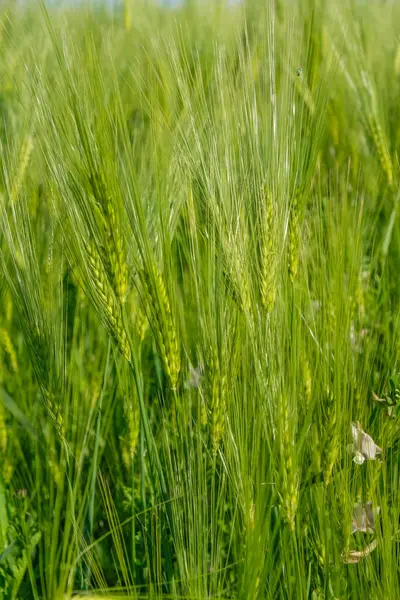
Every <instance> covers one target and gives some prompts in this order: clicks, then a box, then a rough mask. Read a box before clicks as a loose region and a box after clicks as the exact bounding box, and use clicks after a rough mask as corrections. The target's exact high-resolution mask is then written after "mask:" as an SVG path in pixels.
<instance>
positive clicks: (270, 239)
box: [260, 189, 277, 313]
mask: <svg viewBox="0 0 400 600" xmlns="http://www.w3.org/2000/svg"><path fill="white" fill-rule="evenodd" d="M263 194H264V198H265V219H264V223H263V228H262V234H261V236H262V237H261V257H260V258H261V281H260V292H261V303H262V306H263V308H264V310H265V311H266V312H268V313H269V312H271V311H272V309H273V307H274V304H275V298H276V275H277V272H276V271H277V262H276V240H275V232H274V227H275V224H274V219H275V211H274V204H273V201H272V197H271V194H270V193H269V192H268V191H267V190H265V189H264V190H263Z"/></svg>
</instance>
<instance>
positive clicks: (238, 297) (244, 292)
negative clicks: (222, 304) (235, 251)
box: [223, 269, 250, 312]
mask: <svg viewBox="0 0 400 600" xmlns="http://www.w3.org/2000/svg"><path fill="white" fill-rule="evenodd" d="M223 278H224V282H225V285H226V289H227V290H228V292H229V294H230V295H231V297H232V299H233V300H234V302H236V304H237V305H238V307H239V309H240V310H241V311H242V312H246V311H248V310H249V308H250V293H249V288H248V282H247V280H246V278H245V277H240V278H239V277H238V276H237V274H236V273H235V271H234V270H233V269H230V270H228V269H225V270H224V271H223Z"/></svg>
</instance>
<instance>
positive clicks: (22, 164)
mask: <svg viewBox="0 0 400 600" xmlns="http://www.w3.org/2000/svg"><path fill="white" fill-rule="evenodd" d="M32 150H33V139H32V137H31V136H30V135H28V136H27V137H26V138H25V140H24V143H23V145H22V148H21V154H20V160H19V168H18V171H17V173H16V176H15V180H14V184H13V187H12V190H11V199H12V201H13V202H15V200H16V199H17V198H18V196H19V194H20V192H21V188H22V184H23V183H24V177H25V173H26V170H27V168H28V165H29V161H30V159H31V154H32Z"/></svg>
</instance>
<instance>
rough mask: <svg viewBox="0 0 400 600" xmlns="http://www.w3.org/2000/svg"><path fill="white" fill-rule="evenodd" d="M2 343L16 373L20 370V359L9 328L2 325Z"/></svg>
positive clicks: (0, 331)
mask: <svg viewBox="0 0 400 600" xmlns="http://www.w3.org/2000/svg"><path fill="white" fill-rule="evenodd" d="M0 345H1V346H2V348H3V350H4V352H5V354H6V356H7V357H8V360H9V363H10V366H11V369H12V370H13V371H14V373H17V372H18V361H17V354H16V352H15V349H14V345H13V343H12V341H11V338H10V335H9V333H8V331H7V329H4V328H3V327H0Z"/></svg>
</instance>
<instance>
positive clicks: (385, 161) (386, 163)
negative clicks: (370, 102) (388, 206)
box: [368, 114, 393, 186]
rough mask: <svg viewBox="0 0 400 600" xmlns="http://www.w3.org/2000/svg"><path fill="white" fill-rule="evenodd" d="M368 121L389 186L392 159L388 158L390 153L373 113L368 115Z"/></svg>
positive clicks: (391, 176)
mask: <svg viewBox="0 0 400 600" xmlns="http://www.w3.org/2000/svg"><path fill="white" fill-rule="evenodd" d="M368 122H369V127H370V130H371V135H372V139H373V140H374V144H375V149H376V152H377V154H378V158H379V162H380V164H381V167H382V170H383V172H384V173H385V175H386V178H387V182H388V184H389V185H390V186H391V185H392V183H393V165H392V159H391V158H390V154H389V151H388V148H387V143H386V140H385V136H384V134H383V131H382V128H381V126H380V124H379V123H378V121H377V119H376V117H375V116H374V115H372V114H370V115H369V118H368Z"/></svg>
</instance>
